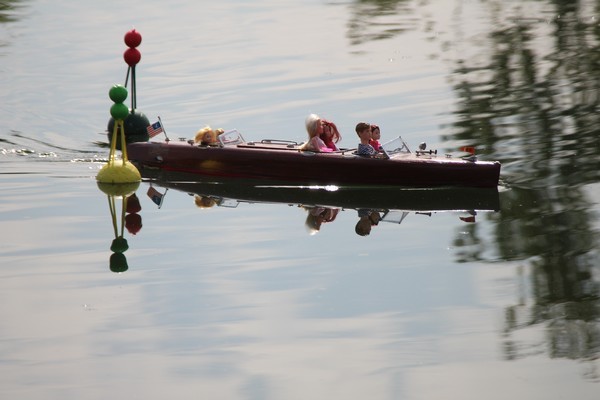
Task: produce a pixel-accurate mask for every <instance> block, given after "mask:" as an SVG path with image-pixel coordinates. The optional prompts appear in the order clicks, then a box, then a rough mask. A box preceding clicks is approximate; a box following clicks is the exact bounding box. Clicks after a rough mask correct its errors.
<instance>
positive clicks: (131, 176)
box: [96, 85, 142, 183]
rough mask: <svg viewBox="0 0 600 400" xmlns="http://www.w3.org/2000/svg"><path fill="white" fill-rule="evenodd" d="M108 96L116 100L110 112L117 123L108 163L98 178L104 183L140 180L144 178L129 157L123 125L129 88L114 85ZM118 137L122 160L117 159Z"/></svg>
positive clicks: (127, 113)
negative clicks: (118, 138)
mask: <svg viewBox="0 0 600 400" xmlns="http://www.w3.org/2000/svg"><path fill="white" fill-rule="evenodd" d="M108 96H109V97H110V99H111V100H112V101H113V102H114V104H113V105H112V106H111V107H110V114H111V116H112V117H113V119H114V120H115V124H114V128H113V134H112V138H111V141H110V142H111V143H110V153H109V156H108V163H106V165H104V166H103V167H102V169H100V171H99V172H98V175H96V180H97V181H98V182H102V183H133V182H140V181H141V180H142V176H141V175H140V171H138V169H137V168H136V167H135V165H133V164H132V163H131V162H130V161H129V160H128V159H127V145H126V143H125V128H124V126H123V120H124V119H125V118H127V116H128V115H129V108H128V107H127V106H126V105H125V104H123V102H124V101H125V99H126V98H127V89H126V88H125V87H123V86H121V85H114V86H113V87H112V88H110V90H109V92H108ZM117 137H120V139H121V151H122V157H121V159H120V160H117V159H115V153H116V151H117Z"/></svg>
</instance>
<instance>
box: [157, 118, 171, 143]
mask: <svg viewBox="0 0 600 400" xmlns="http://www.w3.org/2000/svg"><path fill="white" fill-rule="evenodd" d="M158 121H159V122H160V126H162V130H163V133H164V134H165V141H166V142H168V141H170V140H171V139H169V137H168V136H167V130H166V129H165V124H163V122H162V120H161V119H160V115H159V116H158Z"/></svg>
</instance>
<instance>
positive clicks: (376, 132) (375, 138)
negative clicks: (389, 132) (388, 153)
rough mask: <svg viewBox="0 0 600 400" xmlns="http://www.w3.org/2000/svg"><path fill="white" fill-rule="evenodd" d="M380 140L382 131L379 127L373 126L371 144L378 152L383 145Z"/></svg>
mask: <svg viewBox="0 0 600 400" xmlns="http://www.w3.org/2000/svg"><path fill="white" fill-rule="evenodd" d="M379 139H381V130H380V129H379V127H378V126H377V125H373V124H372V125H371V140H369V144H370V145H371V146H373V148H374V149H375V150H377V151H381V144H380V143H379Z"/></svg>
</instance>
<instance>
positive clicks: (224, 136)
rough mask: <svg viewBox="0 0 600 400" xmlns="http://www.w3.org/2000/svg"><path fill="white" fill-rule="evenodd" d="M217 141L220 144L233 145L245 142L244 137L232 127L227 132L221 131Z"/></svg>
mask: <svg viewBox="0 0 600 400" xmlns="http://www.w3.org/2000/svg"><path fill="white" fill-rule="evenodd" d="M218 139H219V143H221V146H235V145H238V144H241V143H245V142H246V141H245V140H244V137H243V136H242V134H241V133H240V132H239V131H238V130H237V129H232V130H230V131H227V132H223V133H221V134H220V135H219V136H218Z"/></svg>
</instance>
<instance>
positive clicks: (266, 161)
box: [127, 142, 500, 187]
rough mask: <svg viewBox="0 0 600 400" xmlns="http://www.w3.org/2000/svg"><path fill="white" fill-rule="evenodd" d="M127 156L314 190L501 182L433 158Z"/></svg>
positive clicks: (180, 151)
mask: <svg viewBox="0 0 600 400" xmlns="http://www.w3.org/2000/svg"><path fill="white" fill-rule="evenodd" d="M127 153H128V157H129V159H130V160H131V161H132V162H133V163H134V164H135V165H136V166H137V167H138V168H141V169H144V168H151V169H161V170H164V171H170V172H177V173H185V174H188V175H189V174H192V175H198V176H199V177H203V178H206V177H213V178H217V179H238V180H239V179H248V180H253V181H269V182H293V183H303V184H315V185H329V184H334V185H383V186H390V185H391V186H407V187H441V186H463V187H497V186H498V181H499V177H500V163H498V162H487V161H475V162H473V161H466V160H463V159H455V158H447V157H445V156H435V155H434V156H428V155H423V156H416V155H414V154H406V155H402V156H400V157H394V158H392V159H375V158H367V157H360V156H356V155H354V154H352V152H351V151H348V152H340V153H313V152H306V151H298V150H297V149H294V148H286V147H285V146H268V145H260V144H259V145H254V144H243V145H237V146H230V147H199V146H195V145H191V144H188V143H187V142H164V143H157V142H140V143H130V144H128V145H127Z"/></svg>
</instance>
